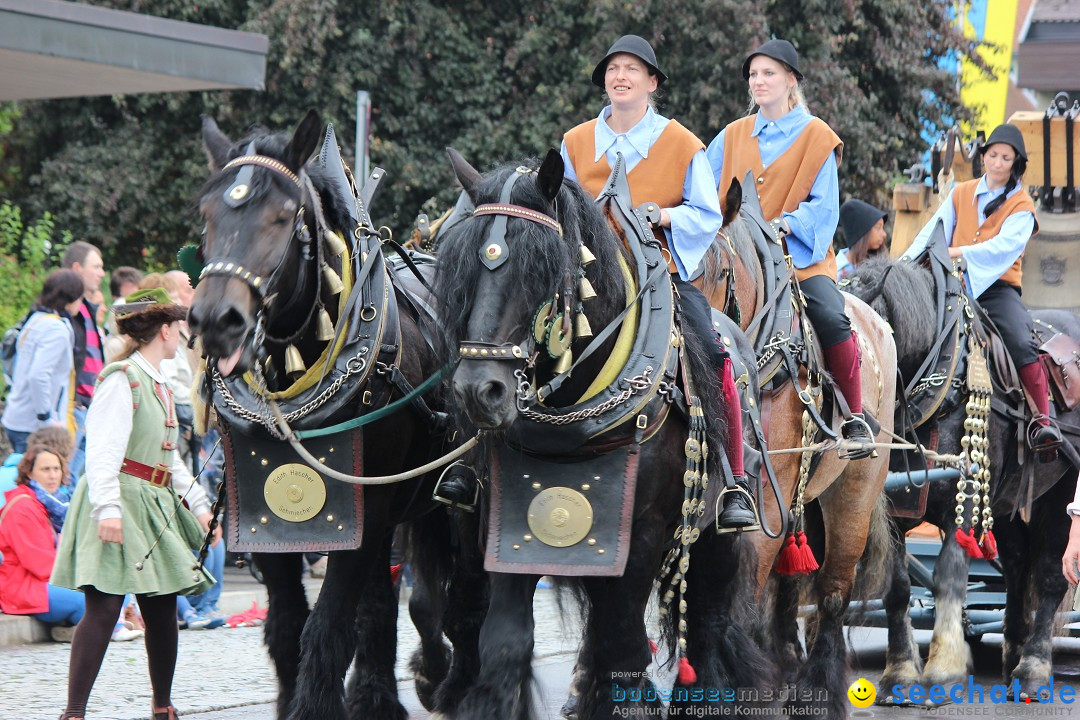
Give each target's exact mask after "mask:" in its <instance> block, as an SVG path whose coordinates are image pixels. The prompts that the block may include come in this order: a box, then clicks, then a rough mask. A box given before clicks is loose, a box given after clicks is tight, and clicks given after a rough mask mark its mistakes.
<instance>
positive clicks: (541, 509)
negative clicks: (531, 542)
mask: <svg viewBox="0 0 1080 720" xmlns="http://www.w3.org/2000/svg"><path fill="white" fill-rule="evenodd" d="M592 525H593V509H592V504H591V503H590V502H589V500H588V498H586V497H585V496H584V495H582V494H581V493H580V492H578V491H577V490H574V489H573V488H568V487H553V488H548V489H547V490H544V491H542V492H540V493H538V494H537V496H536V497H534V498H533V501H532V503H530V504H529V529H530V530H532V532H533V535H534V536H535V537H536V539H537V540H539V541H540V542H542V543H544V544H545V545H551V546H552V547H570V546H571V545H576V544H577V543H579V542H581V541H582V540H583V539H585V536H586V535H588V534H589V530H591V529H592Z"/></svg>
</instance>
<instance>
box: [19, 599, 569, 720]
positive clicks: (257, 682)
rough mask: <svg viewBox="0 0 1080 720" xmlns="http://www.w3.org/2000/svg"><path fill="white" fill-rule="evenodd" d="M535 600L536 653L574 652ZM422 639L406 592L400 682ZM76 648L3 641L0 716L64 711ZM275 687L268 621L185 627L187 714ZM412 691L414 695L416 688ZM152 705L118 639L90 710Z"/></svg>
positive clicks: (546, 606)
mask: <svg viewBox="0 0 1080 720" xmlns="http://www.w3.org/2000/svg"><path fill="white" fill-rule="evenodd" d="M226 587H228V586H226ZM534 607H535V616H536V626H537V627H536V650H535V656H536V658H537V660H538V661H541V660H543V659H545V658H552V657H554V656H558V655H560V654H562V655H567V654H570V653H574V652H575V651H576V650H577V641H578V639H579V638H580V636H581V633H580V630H579V629H578V627H577V625H576V624H575V623H573V622H569V623H568V624H566V625H564V624H563V621H562V619H561V617H560V615H559V611H558V608H557V604H556V602H555V593H554V592H553V591H551V590H538V591H537V592H536V602H535V605H534ZM418 642H419V641H418V639H417V635H416V630H415V629H414V628H413V626H412V622H411V621H410V620H409V615H408V606H407V602H406V599H405V595H404V594H403V598H402V601H401V605H400V607H399V613H398V662H397V669H396V674H397V677H398V679H399V680H401V681H405V680H410V681H411V676H410V675H409V673H408V671H407V668H406V665H407V664H408V660H409V656H410V655H411V654H412V652H413V650H414V649H415V648H416V646H417V645H418ZM70 648H71V646H70V645H65V644H59V643H39V644H35V645H23V646H17V647H7V648H0V677H3V681H2V682H0V720H55V718H56V717H58V716H59V715H60V713H61V711H62V710H63V707H64V701H65V698H66V681H67V666H68V655H69V650H70ZM409 685H410V686H411V683H409ZM564 687H565V685H564ZM276 694H277V682H276V680H275V677H274V671H273V668H272V666H271V663H270V659H269V657H268V656H267V654H266V650H265V648H264V647H263V644H262V628H235V629H230V628H221V629H218V630H210V631H189V630H184V631H181V632H180V651H179V659H178V661H177V670H176V679H175V682H174V684H173V703H174V704H175V705H176V707H177V708H179V709H180V710H181V711H182V712H183V713H184V715H191V714H197V713H208V712H210V711H214V710H226V709H229V708H240V707H243V706H252V705H260V704H264V703H270V702H272V701H273V700H274V698H275V697H276ZM403 696H404V692H403ZM412 698H413V702H415V695H413V696H412ZM560 703H561V700H560ZM149 704H150V681H149V679H148V677H147V674H146V651H145V648H144V646H143V644H142V642H141V641H138V640H136V641H134V642H126V643H111V644H110V646H109V651H108V653H107V654H106V656H105V662H104V664H103V666H102V669H101V674H100V675H99V677H98V680H97V683H96V684H95V686H94V690H93V692H92V693H91V695H90V702H89V705H88V706H87V707H88V717H91V718H93V719H94V720H99V719H100V720H105V719H106V718H107V719H108V720H135V719H138V720H145V718H146V717H148V715H149V710H148V709H149ZM417 708H418V706H417ZM410 710H413V708H412V707H410ZM206 717H207V719H208V720H210V719H211V718H221V719H224V718H228V717H252V718H254V717H266V718H271V717H273V711H272V709H271V708H270V706H269V705H267V706H266V712H265V714H245V715H237V714H235V713H211V714H210V715H207V716H206Z"/></svg>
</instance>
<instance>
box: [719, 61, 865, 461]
mask: <svg viewBox="0 0 1080 720" xmlns="http://www.w3.org/2000/svg"><path fill="white" fill-rule="evenodd" d="M743 77H744V78H746V80H748V81H749V83H750V97H751V105H750V107H751V109H753V107H754V106H755V105H756V106H757V108H758V112H757V113H755V114H752V115H748V116H747V117H744V118H741V119H739V120H736V121H735V122H733V123H731V124H730V125H728V126H727V127H726V128H724V129H723V130H722V131H720V134H719V135H717V136H716V138H715V139H714V140H713V141H712V143H711V144H710V145H709V149H708V150H707V151H706V155H707V156H708V158H709V163H710V164H711V165H712V170H713V175H714V177H715V180H716V185H717V186H718V187H719V190H720V191H721V192H723V191H725V190H726V189H727V187H728V185H730V184H731V181H732V180H733V179H738V180H740V181H741V180H742V179H743V177H744V176H745V175H746V172H747V171H748V170H751V171H753V173H754V178H755V179H756V189H757V193H758V197H759V198H760V199H761V208H762V210H763V211H764V213H765V218H766V219H767V220H768V221H769V225H770V226H771V227H772V229H773V232H774V233H775V235H776V240H777V242H780V243H783V245H784V250H785V252H786V253H787V254H788V255H790V256H791V260H792V263H793V264H794V266H795V275H796V277H797V278H798V280H799V287H800V288H801V290H802V294H803V295H804V296H805V297H806V314H807V316H808V317H809V319H810V324H811V325H813V327H814V330H815V332H816V333H817V339H818V342H820V343H821V347H822V349H823V352H824V355H825V364H826V366H827V367H828V370H829V372H830V373H831V374H832V376H833V379H834V380H835V381H836V385H837V387H838V388H839V390H840V392H842V393H843V395H844V399H845V400H847V403H848V407H849V408H850V409H851V417H849V418H847V419H846V420H845V421H844V424H843V425H842V426H841V431H842V433H843V436H844V437H845V438H846V439H847V440H850V441H853V442H854V443H856V445H855V446H854V447H850V445H849V447H850V449H849V450H848V451H847V453H846V456H847V457H849V458H851V459H857V458H864V457H867V456H869V455H870V453H871V452H872V451H873V448H872V446H871V443H873V440H874V439H873V433H872V432H871V431H870V428H869V426H868V425H867V424H866V420H865V419H864V418H863V415H862V381H861V378H860V375H859V349H858V348H859V346H858V343H857V341H856V339H855V335H854V333H853V332H852V330H851V323H850V321H849V320H848V317H847V315H846V314H845V313H844V299H843V297H842V296H841V295H840V291H839V289H837V287H836V255H835V254H834V253H833V247H832V240H833V235H834V234H835V232H836V225H837V222H838V221H839V218H840V193H839V188H838V183H837V176H836V166H837V163H838V162H839V160H840V157H841V155H842V154H843V149H844V143H843V142H841V140H840V138H839V137H838V136H837V135H836V133H835V132H833V131H832V128H830V127H829V126H828V125H827V124H825V122H824V121H822V120H820V119H819V118H816V117H814V116H813V115H811V114H810V113H809V112H807V110H806V101H805V100H804V99H803V96H802V91H801V90H800V89H799V81H800V80H802V77H803V76H802V73H801V72H799V56H798V54H797V53H796V52H795V48H794V47H792V45H791V43H789V42H788V41H787V40H769V41H768V42H766V43H765V44H763V45H761V46H760V47H759V48H758V49H757V50H755V51H754V52H752V53H750V55H749V56H747V58H746V61H745V62H744V63H743ZM748 190H749V188H744V189H743V192H746V191H748Z"/></svg>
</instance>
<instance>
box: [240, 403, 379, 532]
mask: <svg viewBox="0 0 1080 720" xmlns="http://www.w3.org/2000/svg"><path fill="white" fill-rule="evenodd" d="M223 425H224V423H223ZM363 437H364V435H363V432H362V431H360V430H353V431H349V432H345V433H340V434H337V435H327V436H323V437H316V438H311V439H309V440H305V441H304V447H305V448H307V450H308V451H309V452H310V453H311V454H312V455H314V456H315V457H317V458H319V460H320V461H321V462H322V463H323V464H325V465H327V466H328V467H331V468H333V469H335V470H337V471H339V472H344V473H349V474H352V475H360V474H362V473H363ZM222 444H223V445H224V447H225V487H226V491H227V492H228V502H229V509H230V512H229V513H228V516H227V521H226V536H225V537H226V540H227V546H228V549H229V550H230V551H231V552H264V553H278V552H315V551H327V550H355V549H356V548H358V547H360V543H361V540H362V538H363V530H364V494H363V492H364V488H363V486H361V485H351V484H349V483H344V482H340V481H338V480H334V479H332V478H326V477H323V476H322V475H320V474H319V473H318V472H316V471H315V470H314V469H312V468H311V467H309V466H308V465H306V464H305V463H304V461H303V460H302V459H301V458H300V456H299V455H297V454H296V451H295V450H293V449H292V446H291V445H289V444H288V443H287V442H278V441H273V440H268V439H265V438H264V437H259V438H253V437H251V436H248V435H243V434H241V433H239V432H237V431H236V429H235V428H232V427H229V426H226V427H225V428H224V432H223V433H222Z"/></svg>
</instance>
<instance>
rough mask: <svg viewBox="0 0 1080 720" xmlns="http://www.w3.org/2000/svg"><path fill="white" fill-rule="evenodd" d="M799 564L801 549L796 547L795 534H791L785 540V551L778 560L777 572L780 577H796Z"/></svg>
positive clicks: (781, 552)
mask: <svg viewBox="0 0 1080 720" xmlns="http://www.w3.org/2000/svg"><path fill="white" fill-rule="evenodd" d="M798 564H799V549H798V548H797V547H795V533H794V532H789V533H788V534H787V537H785V538H784V549H783V550H781V551H780V557H779V558H777V560H776V572H777V573H779V574H780V575H794V574H796V573H797V572H799V571H798V570H797V567H798Z"/></svg>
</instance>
